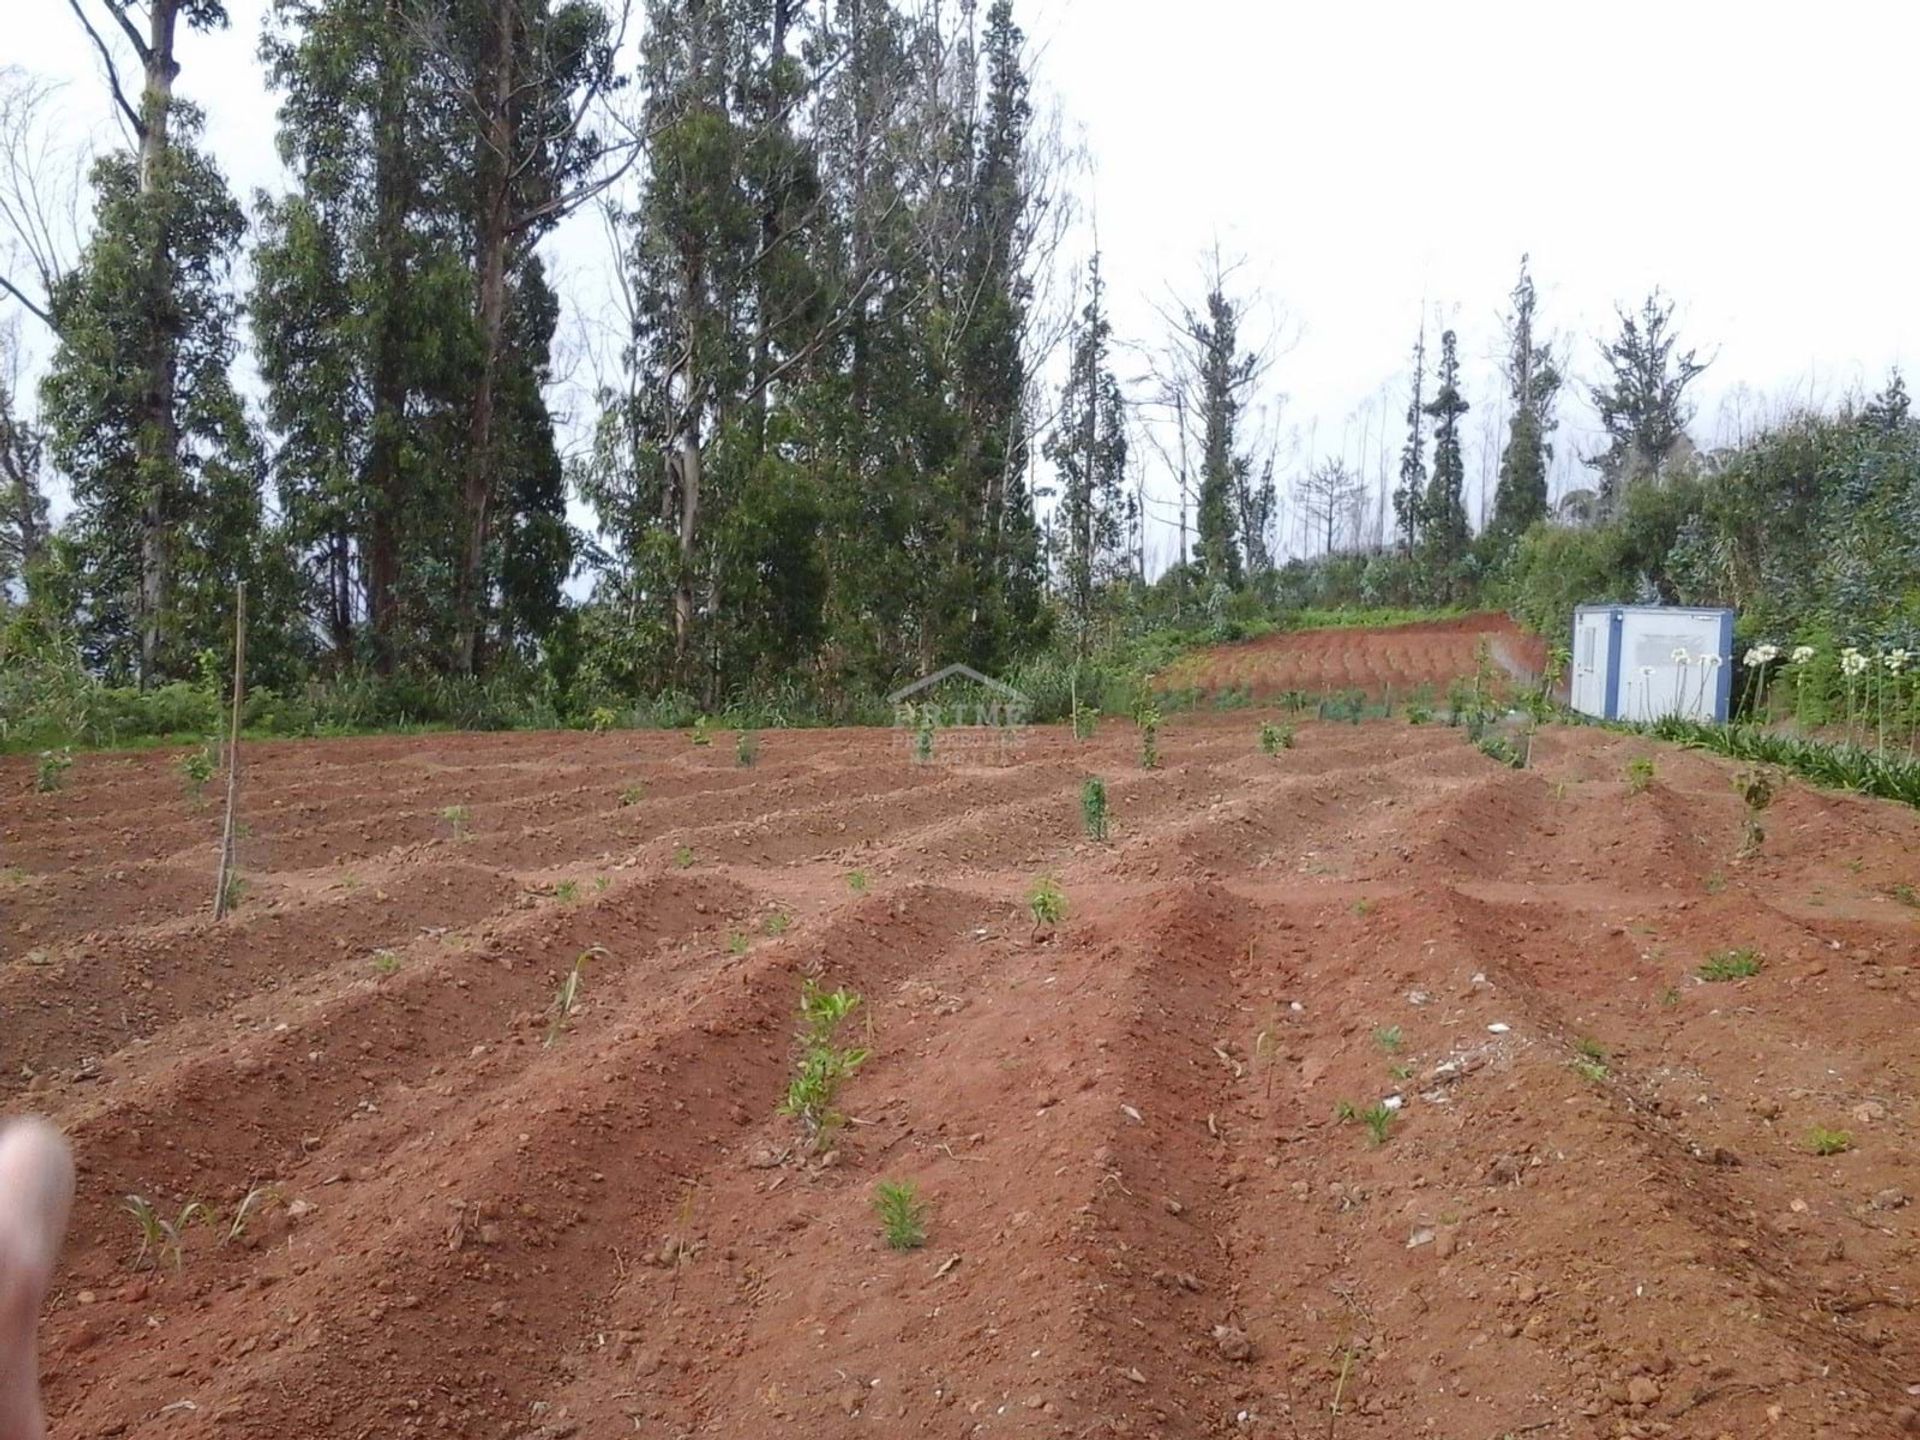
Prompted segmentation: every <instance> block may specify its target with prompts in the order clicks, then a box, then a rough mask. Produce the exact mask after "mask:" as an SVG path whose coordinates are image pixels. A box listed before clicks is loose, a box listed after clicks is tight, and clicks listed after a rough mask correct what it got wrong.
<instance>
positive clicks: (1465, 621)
mask: <svg viewBox="0 0 1920 1440" xmlns="http://www.w3.org/2000/svg"><path fill="white" fill-rule="evenodd" d="M1483 641H1484V642H1485V643H1486V645H1487V647H1488V652H1489V655H1490V657H1491V659H1492V660H1493V662H1494V664H1495V665H1497V666H1498V667H1500V668H1501V669H1503V670H1504V671H1506V672H1507V673H1508V674H1509V675H1511V676H1513V677H1515V678H1519V679H1532V678H1533V677H1534V676H1537V675H1538V674H1539V673H1540V671H1541V670H1542V668H1543V667H1544V666H1545V664H1546V658H1547V648H1546V642H1545V641H1543V640H1541V639H1540V638H1539V637H1538V636H1534V635H1529V634H1527V633H1526V632H1525V631H1523V630H1521V629H1520V627H1519V626H1517V625H1515V624H1514V623H1513V621H1512V620H1511V619H1509V618H1508V617H1507V616H1505V615H1503V614H1500V613H1499V612H1497V611H1488V612H1486V613H1484V614H1476V615H1459V616H1455V617H1453V618H1451V619H1447V620H1431V621H1424V622H1421V623H1419V624H1413V625H1394V626H1388V627H1384V628H1380V629H1373V630H1355V629H1340V630H1293V631H1286V632H1283V633H1281V634H1277V635H1263V636H1261V637H1260V638H1259V639H1257V640H1247V641H1243V642H1241V643H1240V644H1237V645H1217V646H1214V647H1213V648H1211V649H1208V650H1201V651H1196V652H1195V653H1194V654H1192V655H1188V656H1183V657H1182V658H1181V659H1180V660H1179V661H1178V662H1176V663H1175V664H1173V665H1170V666H1168V667H1167V669H1166V671H1165V672H1164V673H1163V674H1162V675H1161V676H1160V678H1159V679H1158V680H1156V682H1155V684H1156V686H1157V687H1159V688H1162V689H1170V690H1185V689H1196V690H1198V691H1200V692H1201V693H1202V694H1216V693H1218V692H1220V691H1224V690H1238V691H1240V692H1242V693H1250V694H1251V695H1253V696H1254V697H1255V698H1257V699H1261V700H1270V699H1272V698H1274V697H1275V696H1277V695H1281V694H1284V693H1285V692H1287V691H1289V690H1297V691H1301V692H1303V693H1305V694H1307V695H1310V696H1313V697H1315V698H1318V697H1319V696H1321V695H1324V694H1327V693H1330V692H1341V691H1353V690H1362V691H1365V692H1366V693H1367V694H1368V695H1369V696H1371V697H1373V698H1374V699H1379V698H1381V697H1382V696H1384V695H1392V696H1398V697H1402V698H1404V697H1405V696H1407V695H1408V694H1410V693H1412V692H1414V691H1417V690H1423V689H1424V690H1425V691H1426V692H1427V693H1428V694H1430V695H1432V696H1434V697H1435V698H1436V699H1438V698H1442V697H1444V696H1445V694H1446V689H1447V685H1448V683H1449V682H1451V681H1453V680H1456V679H1463V678H1470V677H1471V676H1472V675H1473V674H1474V672H1475V670H1476V669H1477V668H1478V665H1479V658H1478V657H1479V648H1480V645H1481V642H1483Z"/></svg>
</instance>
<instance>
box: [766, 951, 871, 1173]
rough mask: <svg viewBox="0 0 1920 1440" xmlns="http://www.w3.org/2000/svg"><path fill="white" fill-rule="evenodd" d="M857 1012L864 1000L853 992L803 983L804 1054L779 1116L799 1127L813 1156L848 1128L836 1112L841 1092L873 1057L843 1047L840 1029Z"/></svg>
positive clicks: (801, 1048) (808, 981)
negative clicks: (790, 1120)
mask: <svg viewBox="0 0 1920 1440" xmlns="http://www.w3.org/2000/svg"><path fill="white" fill-rule="evenodd" d="M859 1008H860V997H859V995H857V994H855V993H854V992H853V991H851V990H847V989H845V988H841V989H836V990H828V989H825V988H824V987H823V986H821V985H820V984H819V983H818V982H817V981H815V980H813V979H812V978H808V979H805V980H803V981H801V982H800V1032H799V1037H798V1038H799V1051H800V1053H799V1059H798V1060H797V1061H796V1062H795V1065H794V1075H793V1079H792V1080H790V1081H789V1082H788V1083H787V1094H786V1098H785V1099H784V1100H782V1101H781V1102H780V1113H781V1114H782V1115H787V1116H791V1117H792V1118H794V1119H796V1120H798V1121H799V1122H800V1126H801V1129H802V1130H804V1131H805V1132H806V1138H807V1143H808V1145H809V1146H810V1147H811V1148H812V1149H814V1150H820V1149H823V1148H825V1146H826V1144H827V1142H828V1141H829V1140H830V1139H831V1138H832V1136H833V1134H834V1133H835V1132H836V1131H837V1130H838V1129H839V1128H840V1127H841V1126H842V1125H844V1124H845V1123H846V1117H845V1116H844V1115H842V1114H841V1113H840V1111H839V1108H838V1101H839V1095H840V1087H841V1086H842V1085H844V1084H845V1083H846V1082H847V1080H848V1079H849V1078H850V1077H851V1076H852V1075H853V1073H854V1072H855V1071H856V1070H858V1069H859V1068H860V1067H861V1066H862V1065H864V1064H865V1063H866V1061H867V1057H868V1055H869V1054H871V1053H872V1052H871V1051H869V1050H866V1049H864V1048H861V1047H858V1046H846V1045H842V1044H841V1043H840V1030H841V1028H842V1026H844V1025H845V1024H846V1022H847V1020H848V1018H849V1017H850V1016H851V1015H852V1014H853V1012H854V1011H855V1010H857V1009H859Z"/></svg>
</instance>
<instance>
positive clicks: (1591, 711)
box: [1569, 605, 1733, 725]
mask: <svg viewBox="0 0 1920 1440" xmlns="http://www.w3.org/2000/svg"><path fill="white" fill-rule="evenodd" d="M1572 669H1573V680H1572V694H1571V696H1570V697H1569V698H1570V699H1571V701H1572V704H1573V708H1574V709H1575V710H1578V711H1579V712H1580V713H1581V714H1583V715H1591V716H1593V717H1594V718H1595V719H1598V720H1636V721H1646V720H1660V719H1664V718H1665V717H1667V716H1669V715H1677V716H1679V717H1681V718H1682V719H1686V720H1701V721H1706V722H1709V723H1712V724H1720V725H1724V724H1725V723H1726V720H1727V709H1728V704H1729V702H1730V701H1731V700H1732V698H1733V611H1731V610H1684V609H1679V608H1677V607H1672V606H1666V605H1582V606H1581V607H1580V608H1579V609H1577V610H1575V611H1574V612H1573V667H1572Z"/></svg>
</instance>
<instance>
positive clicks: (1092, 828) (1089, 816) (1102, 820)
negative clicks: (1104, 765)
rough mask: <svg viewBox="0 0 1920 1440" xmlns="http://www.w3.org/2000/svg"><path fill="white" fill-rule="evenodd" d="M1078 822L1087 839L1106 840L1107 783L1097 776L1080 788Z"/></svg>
mask: <svg viewBox="0 0 1920 1440" xmlns="http://www.w3.org/2000/svg"><path fill="white" fill-rule="evenodd" d="M1080 821H1081V824H1082V825H1084V826H1085V827H1086V831H1087V837H1088V838H1089V839H1091V840H1104V839H1106V838H1107V830H1108V825H1107V782H1106V781H1104V780H1102V779H1101V778H1100V777H1099V776H1097V775H1096V776H1093V777H1091V778H1090V779H1088V781H1087V783H1086V784H1084V785H1082V786H1081V787H1080Z"/></svg>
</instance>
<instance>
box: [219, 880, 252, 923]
mask: <svg viewBox="0 0 1920 1440" xmlns="http://www.w3.org/2000/svg"><path fill="white" fill-rule="evenodd" d="M220 896H221V899H222V900H223V901H224V902H225V903H224V905H223V906H222V908H223V909H225V910H226V911H227V912H228V913H232V912H233V911H235V910H238V909H239V908H240V902H241V901H242V900H244V899H246V898H247V882H246V880H245V879H244V878H243V877H242V876H241V874H240V872H239V871H238V870H229V871H228V872H227V878H226V880H225V881H224V882H223V883H222V885H221V887H220Z"/></svg>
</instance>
